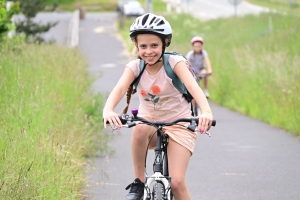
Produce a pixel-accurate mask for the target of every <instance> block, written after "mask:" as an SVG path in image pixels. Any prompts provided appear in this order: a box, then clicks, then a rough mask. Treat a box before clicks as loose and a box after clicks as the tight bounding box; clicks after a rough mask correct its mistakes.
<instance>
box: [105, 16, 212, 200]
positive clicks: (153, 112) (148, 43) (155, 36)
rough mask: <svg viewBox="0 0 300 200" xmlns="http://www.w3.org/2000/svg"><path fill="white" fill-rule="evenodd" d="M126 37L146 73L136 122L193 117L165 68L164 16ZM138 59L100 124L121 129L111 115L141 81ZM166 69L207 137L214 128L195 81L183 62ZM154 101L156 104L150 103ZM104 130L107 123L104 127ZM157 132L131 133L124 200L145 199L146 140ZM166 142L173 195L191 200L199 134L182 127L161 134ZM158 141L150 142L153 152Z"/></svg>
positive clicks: (141, 22) (175, 59) (139, 21)
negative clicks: (188, 178) (191, 166)
mask: <svg viewBox="0 0 300 200" xmlns="http://www.w3.org/2000/svg"><path fill="white" fill-rule="evenodd" d="M129 35H130V37H131V39H132V40H133V42H134V43H135V46H136V48H137V50H138V54H139V57H140V59H142V60H144V61H145V63H147V65H146V68H145V72H144V73H143V74H142V75H141V79H140V81H139V84H138V87H137V92H138V95H139V101H140V105H139V116H141V117H143V118H145V119H147V120H149V121H166V122H168V121H172V120H174V119H177V118H184V117H191V111H190V108H189V103H188V102H187V101H186V99H185V98H184V97H183V95H182V93H180V92H179V91H178V90H177V89H176V88H175V87H174V86H173V84H172V80H171V79H170V78H169V77H168V76H167V75H166V72H165V70H164V67H163V61H162V59H163V54H164V52H165V48H166V47H167V46H169V45H170V44H171V38H172V29H171V26H170V24H169V22H168V21H167V20H166V19H165V18H164V17H162V16H157V15H154V14H151V13H147V14H145V15H142V16H140V17H138V18H136V19H135V21H134V22H133V24H132V25H131V27H130V34H129ZM140 59H136V60H133V61H131V62H129V63H128V64H127V65H126V67H125V69H124V72H123V75H122V76H121V78H120V79H119V81H118V83H117V85H116V86H115V87H114V89H113V90H112V92H111V94H110V95H109V97H108V99H107V101H106V104H105V107H104V109H103V118H104V122H106V121H108V122H109V123H110V125H111V126H116V127H119V128H121V127H122V123H121V121H120V119H119V117H118V116H119V115H120V114H118V113H116V112H115V111H114V109H115V107H116V105H117V104H118V103H119V102H120V100H121V99H122V97H123V96H124V95H125V94H126V91H127V107H126V108H125V109H124V111H123V113H124V112H127V109H128V107H129V101H130V97H131V94H132V91H133V88H132V87H131V86H130V85H131V83H132V82H133V81H134V80H135V78H137V77H138V76H139V73H140V67H139V66H140V61H141V60H140ZM168 61H169V63H170V65H171V67H172V69H173V70H174V72H175V74H176V75H177V76H178V77H179V78H180V79H181V81H182V82H183V83H184V85H185V86H186V88H187V89H188V91H189V92H190V93H191V94H192V95H193V97H194V99H195V100H196V102H197V103H198V105H199V107H200V109H201V111H202V114H201V115H200V116H199V125H198V130H199V132H200V133H206V132H207V131H208V130H209V129H210V127H211V124H212V119H213V116H212V112H211V109H210V106H209V104H208V102H207V99H206V98H205V95H204V94H203V92H202V90H201V89H200V87H199V86H198V84H197V83H196V81H194V78H193V76H192V74H191V73H190V71H189V70H188V67H187V65H186V62H185V60H184V58H183V57H182V56H178V55H171V56H170V57H169V60H168ZM153 97H154V98H153ZM104 124H105V123H104ZM155 131H156V129H155V128H154V127H151V126H147V125H145V124H140V125H137V126H135V127H134V129H133V132H132V140H131V150H132V158H133V165H134V174H135V180H134V182H133V183H131V184H130V185H129V187H131V188H130V191H129V193H128V195H127V196H126V198H125V199H127V200H140V199H141V198H142V197H143V193H144V181H145V175H144V172H145V171H144V160H145V156H146V155H145V151H144V150H145V149H146V148H147V145H148V142H149V138H150V136H151V135H152V134H153V133H154V132H155ZM163 131H164V134H165V135H167V136H168V137H169V144H168V160H169V173H170V176H171V177H172V184H171V187H172V193H173V195H174V197H175V199H176V200H189V199H191V197H190V194H189V191H188V188H187V185H186V182H185V173H186V169H187V166H188V163H189V159H190V157H191V155H192V153H193V150H194V146H195V141H196V139H197V134H196V133H195V132H192V131H189V130H187V129H185V128H182V127H181V126H170V127H164V128H163ZM155 144H156V136H154V138H153V139H152V140H151V143H150V147H151V148H154V147H155Z"/></svg>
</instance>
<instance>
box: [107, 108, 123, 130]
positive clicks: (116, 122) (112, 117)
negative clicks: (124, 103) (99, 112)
mask: <svg viewBox="0 0 300 200" xmlns="http://www.w3.org/2000/svg"><path fill="white" fill-rule="evenodd" d="M103 120H104V128H106V122H109V124H110V125H111V126H115V127H117V128H121V127H122V123H121V121H120V119H119V114H117V113H115V112H114V111H112V110H104V111H103Z"/></svg>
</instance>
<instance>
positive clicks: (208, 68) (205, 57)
mask: <svg viewBox="0 0 300 200" xmlns="http://www.w3.org/2000/svg"><path fill="white" fill-rule="evenodd" d="M204 62H205V66H206V68H207V73H208V75H211V74H212V68H211V64H210V60H209V57H208V56H204Z"/></svg>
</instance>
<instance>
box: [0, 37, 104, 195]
mask: <svg viewBox="0 0 300 200" xmlns="http://www.w3.org/2000/svg"><path fill="white" fill-rule="evenodd" d="M7 42H11V40H9V41H7ZM0 46H1V48H0V51H1V52H0V96H1V98H0V113H1V115H0V135H1V140H0V166H1V167H0V180H1V181H0V196H1V199H49V200H57V199H70V200H73V199H78V200H79V199H82V198H83V197H82V195H81V188H82V187H83V183H84V182H85V171H84V168H83V166H84V165H85V163H86V161H85V156H91V155H95V153H96V152H97V150H98V149H100V150H105V149H106V141H107V137H106V136H105V135H104V133H103V132H101V128H102V126H103V125H102V123H101V118H102V117H101V108H102V104H103V100H102V96H100V95H95V96H93V95H91V94H89V92H87V91H88V90H89V89H90V85H91V81H90V80H89V78H88V74H87V70H86V65H87V64H86V62H85V61H84V57H83V56H82V55H81V54H80V53H79V52H78V51H76V50H74V49H69V48H65V47H59V46H55V45H26V44H24V43H23V44H20V48H19V49H18V50H17V51H11V48H10V47H9V44H7V43H6V44H4V43H1V44H0Z"/></svg>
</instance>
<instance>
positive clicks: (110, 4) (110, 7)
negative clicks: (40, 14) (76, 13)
mask: <svg viewBox="0 0 300 200" xmlns="http://www.w3.org/2000/svg"><path fill="white" fill-rule="evenodd" d="M48 2H49V4H50V5H51V3H52V2H53V0H48ZM117 5H118V0H109V1H108V0H60V1H59V6H58V9H62V10H67V11H73V10H75V9H77V8H78V7H84V8H85V10H87V11H100V12H106V11H116V9H117Z"/></svg>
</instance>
